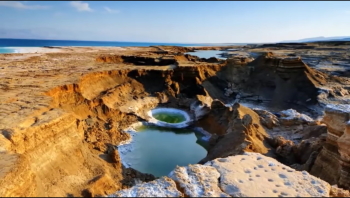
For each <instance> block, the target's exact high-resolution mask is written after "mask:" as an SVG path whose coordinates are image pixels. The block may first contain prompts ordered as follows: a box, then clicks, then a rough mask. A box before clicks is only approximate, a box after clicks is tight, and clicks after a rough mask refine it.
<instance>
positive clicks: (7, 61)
mask: <svg viewBox="0 0 350 198" xmlns="http://www.w3.org/2000/svg"><path fill="white" fill-rule="evenodd" d="M349 46H350V43H347V42H323V43H305V44H295V43H294V44H293V43H292V44H265V45H249V46H225V47H222V46H216V47H173V46H152V47H123V48H122V47H61V48H55V51H50V49H53V48H45V50H43V51H41V52H38V53H26V54H0V93H1V94H0V196H26V197H27V196H50V197H51V196H84V197H91V196H93V197H94V196H106V195H111V196H116V195H119V196H133V195H135V193H136V194H137V193H141V194H138V195H140V196H141V195H142V193H144V195H148V196H152V195H153V196H162V195H163V196H165V195H167V196H190V197H191V196H208V195H211V196H225V197H226V196H246V195H248V196H263V195H269V196H288V195H289V196H290V195H295V196H297V195H302V196H318V195H322V196H348V195H349V192H348V191H347V190H348V189H350V178H349V176H348V175H349V172H350V168H349V167H350V157H349V155H350V154H349V150H348V148H349V146H350V141H349V139H348V134H350V129H349V130H348V128H349V127H348V123H347V122H348V120H349V119H350V117H349V115H350V114H349V112H350V110H349V109H350V108H349V107H348V106H347V104H348V102H349V99H350V94H349V90H350V79H349V73H348V72H349V70H348V68H349V66H350V53H349V49H350V48H349ZM194 50H221V51H220V53H221V54H222V57H225V58H227V59H220V58H219V59H218V58H214V57H213V58H208V59H206V58H199V57H197V56H192V55H188V54H186V52H191V51H194ZM230 104H231V105H230ZM196 105H197V106H201V107H203V108H202V109H201V110H200V112H197V111H192V110H193V109H192V107H193V106H196ZM158 106H162V107H175V108H180V109H184V110H187V111H188V112H190V113H191V115H193V116H195V117H196V121H195V122H194V123H193V125H195V126H198V127H202V128H203V129H204V130H205V131H207V132H209V133H210V134H211V138H210V140H209V144H210V146H209V149H208V155H207V156H206V157H205V158H204V159H202V160H201V161H200V162H198V164H197V165H191V166H189V167H187V168H186V167H178V168H176V169H175V170H174V171H173V172H172V173H170V175H169V177H162V178H156V177H154V176H153V175H150V174H145V173H141V172H139V171H137V170H134V169H132V168H125V167H124V166H123V165H122V163H121V161H120V157H119V153H118V150H116V148H115V145H118V144H120V143H121V142H123V141H126V140H128V139H129V138H130V135H129V134H128V133H127V132H125V131H124V129H126V128H127V127H129V126H130V125H132V124H133V123H136V122H140V121H141V122H142V121H145V120H147V116H146V113H145V112H147V111H148V110H150V109H152V108H155V107H158ZM130 107H133V108H130ZM191 109H192V110H191ZM247 153H248V155H254V159H255V158H256V157H255V155H259V156H261V157H260V158H261V159H264V160H265V158H266V160H265V161H268V160H269V159H271V158H274V159H271V160H277V161H276V162H275V164H278V167H284V169H283V170H281V171H282V172H283V171H286V170H291V172H288V171H287V172H288V173H283V174H288V175H287V176H288V177H285V178H292V179H291V180H290V181H293V182H297V181H300V180H302V178H303V177H304V176H305V175H306V174H307V176H308V178H306V179H305V178H304V180H305V181H306V180H307V181H308V182H313V187H310V188H312V189H313V188H315V189H316V190H315V189H313V190H311V191H307V192H306V191H300V190H299V191H298V189H297V188H299V187H297V186H298V185H289V187H288V188H287V187H286V188H284V189H283V190H277V189H271V190H272V191H271V192H270V191H266V192H261V193H262V194H259V193H257V194H249V193H248V191H250V192H252V191H251V190H249V188H247V185H249V186H252V185H253V186H255V188H256V189H257V191H254V193H255V192H260V190H259V189H260V188H261V185H260V187H259V185H258V183H257V182H253V181H252V180H250V179H249V177H250V176H249V175H252V174H254V178H255V179H256V177H260V176H261V177H264V178H265V176H263V175H265V173H262V172H258V173H256V174H255V172H254V171H253V172H249V173H247V172H244V171H243V168H244V167H241V168H239V169H237V171H238V172H236V174H234V173H232V170H230V167H231V168H234V167H235V166H234V165H232V164H235V163H236V162H235V161H237V160H241V159H242V156H244V155H247ZM249 153H251V154H249ZM259 156H258V158H259ZM248 161H249V160H248ZM221 162H222V164H220V163H221ZM223 162H225V163H223ZM262 162H263V161H260V162H255V161H253V162H252V161H249V164H248V165H247V166H246V167H250V166H251V167H250V168H252V169H254V167H255V166H258V165H259V166H260V165H261V166H268V162H264V163H262ZM215 163H216V165H215ZM227 163H229V165H227ZM259 163H262V164H259ZM213 166H215V168H213ZM225 167H226V168H225ZM237 167H238V166H236V168H237ZM185 169H186V170H187V173H184V172H181V171H184V170H185ZM266 170H267V169H266ZM294 171H295V172H297V173H294ZM299 171H302V172H299ZM185 172H186V171H185ZM186 174H187V176H186ZM188 174H194V175H195V177H194V178H199V179H197V180H196V181H187V180H186V179H185V178H186V177H188ZM275 174H277V175H278V173H277V172H275ZM281 174H282V173H281ZM257 175H260V176H257ZM303 175H304V176H303ZM272 177H273V176H272ZM317 177H318V178H319V179H318V178H317ZM218 178H219V181H218ZM234 178H238V179H240V181H242V182H240V181H238V180H237V181H238V183H235V182H237V181H233V180H234ZM254 178H253V179H254ZM285 178H284V177H282V176H280V177H277V176H276V177H275V178H270V179H272V180H276V182H277V181H278V182H280V183H281V182H282V183H283V181H284V184H285V183H286V181H285ZM202 180H203V181H211V180H215V181H216V182H219V183H217V184H215V185H214V184H212V186H211V187H212V188H213V191H210V192H206V191H193V190H191V189H193V188H195V187H196V185H197V187H198V183H200V185H202V188H203V185H204V186H205V182H204V183H203V181H202ZM282 180H283V181H282ZM140 181H141V182H145V183H142V184H138V183H140ZM316 181H317V182H316ZM146 182H150V183H146ZM152 182H153V183H152ZM167 182H168V183H167ZM169 182H170V183H169ZM268 182H270V181H268ZM315 182H316V183H317V185H316V184H315ZM270 183H271V184H274V185H279V184H277V183H273V182H270ZM153 184H154V185H156V186H157V185H159V184H161V185H165V186H166V185H168V186H170V187H173V189H174V191H171V190H169V191H167V193H169V194H161V193H164V192H165V191H162V190H159V191H157V192H151V194H147V193H148V192H147V189H149V188H150V187H149V188H147V186H149V185H150V186H151V187H152V185H153ZM268 184H269V183H267V184H266V185H267V186H264V185H265V184H264V185H263V186H264V188H270V187H269V186H268ZM302 184H303V183H302ZM302 184H299V186H300V185H302ZM314 184H315V185H314ZM140 185H141V187H140ZM142 185H144V186H146V187H142ZM200 185H199V186H200ZM181 186H182V187H181ZM315 186H316V187H315ZM153 187H154V186H153ZM153 187H152V188H153ZM163 187H164V186H163ZM170 187H169V188H170ZM208 188H209V187H208ZM135 189H136V190H135ZM140 189H146V190H141V191H140ZM213 192H214V194H210V193H213ZM298 192H299V194H298ZM123 193H124V194H123ZM152 193H153V194H152ZM154 193H156V194H154ZM157 193H158V194H157ZM159 193H160V194H159ZM191 193H192V194H191ZM208 193H209V194H208ZM264 193H265V194H264Z"/></svg>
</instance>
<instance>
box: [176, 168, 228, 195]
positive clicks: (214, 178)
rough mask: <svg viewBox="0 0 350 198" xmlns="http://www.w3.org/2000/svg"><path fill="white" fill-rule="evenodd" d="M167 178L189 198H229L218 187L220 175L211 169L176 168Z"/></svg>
mask: <svg viewBox="0 0 350 198" xmlns="http://www.w3.org/2000/svg"><path fill="white" fill-rule="evenodd" d="M169 177H170V178H171V179H173V180H174V181H175V182H176V183H177V184H178V186H179V188H180V189H182V191H183V192H184V194H185V195H186V196H189V197H230V196H229V195H228V194H226V193H223V192H222V191H221V189H220V187H219V181H218V178H219V177H220V173H219V172H218V171H217V170H216V169H215V168H213V167H210V166H203V165H199V164H195V165H188V166H187V167H179V166H178V167H176V168H175V170H173V171H172V172H171V173H170V174H169Z"/></svg>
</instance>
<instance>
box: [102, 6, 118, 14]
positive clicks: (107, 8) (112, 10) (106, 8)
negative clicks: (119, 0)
mask: <svg viewBox="0 0 350 198" xmlns="http://www.w3.org/2000/svg"><path fill="white" fill-rule="evenodd" d="M104 9H105V10H106V11H107V12H109V13H119V10H114V9H111V8H109V7H104Z"/></svg>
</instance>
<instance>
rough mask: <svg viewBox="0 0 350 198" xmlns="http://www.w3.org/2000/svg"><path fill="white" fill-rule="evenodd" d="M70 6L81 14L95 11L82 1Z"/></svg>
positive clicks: (71, 3) (73, 2) (72, 3)
mask: <svg viewBox="0 0 350 198" xmlns="http://www.w3.org/2000/svg"><path fill="white" fill-rule="evenodd" d="M70 5H71V6H72V7H74V8H76V9H77V10H78V11H79V12H82V11H87V12H92V11H93V10H92V9H91V8H90V7H89V4H88V3H83V2H82V1H71V2H70Z"/></svg>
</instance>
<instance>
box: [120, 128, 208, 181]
mask: <svg viewBox="0 0 350 198" xmlns="http://www.w3.org/2000/svg"><path fill="white" fill-rule="evenodd" d="M137 131H138V132H137V134H136V135H135V136H134V137H133V141H134V142H133V150H132V151H131V152H129V153H127V154H126V155H125V157H124V158H123V160H124V161H125V162H127V163H130V164H131V167H132V168H134V169H136V170H138V171H141V172H143V173H151V174H153V175H155V176H158V177H160V176H165V175H168V174H169V173H170V172H171V171H172V170H173V169H174V168H175V167H176V165H179V166H187V165H188V164H195V163H198V162H199V161H200V160H201V159H203V158H204V157H205V156H206V155H207V150H206V149H205V148H204V147H205V145H204V144H201V142H199V141H198V140H197V137H196V135H195V133H194V132H193V131H191V130H188V129H168V128H161V127H154V126H142V127H140V128H139V129H138V130H137ZM202 145H203V146H202Z"/></svg>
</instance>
